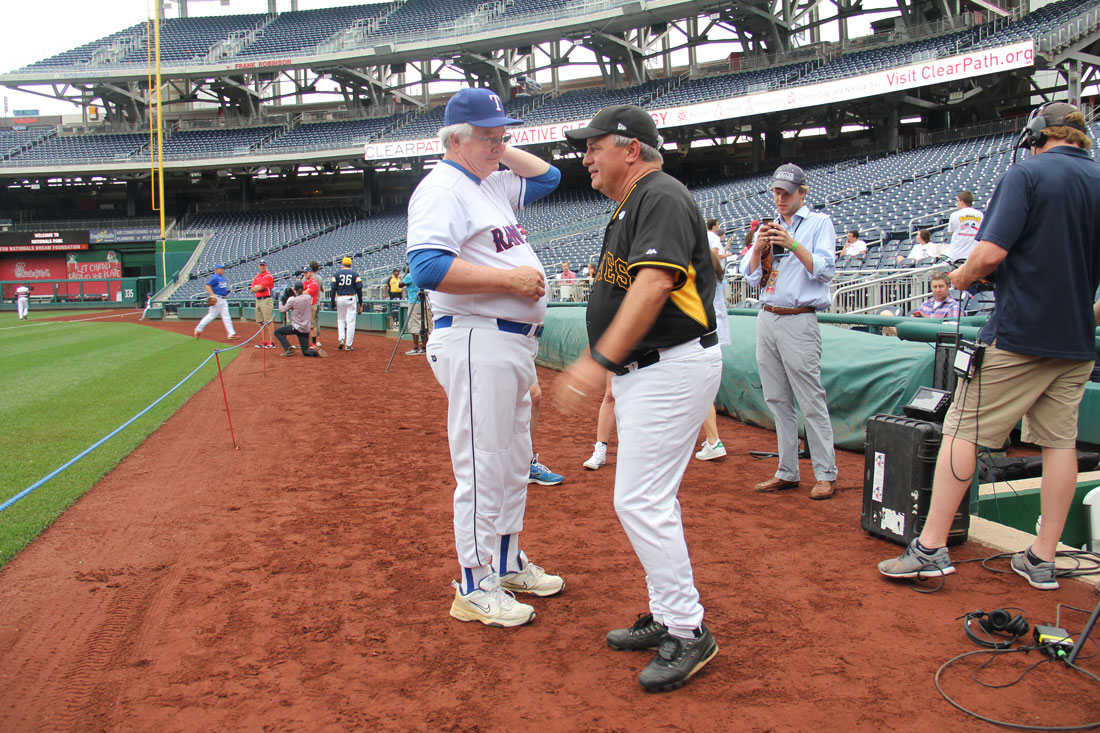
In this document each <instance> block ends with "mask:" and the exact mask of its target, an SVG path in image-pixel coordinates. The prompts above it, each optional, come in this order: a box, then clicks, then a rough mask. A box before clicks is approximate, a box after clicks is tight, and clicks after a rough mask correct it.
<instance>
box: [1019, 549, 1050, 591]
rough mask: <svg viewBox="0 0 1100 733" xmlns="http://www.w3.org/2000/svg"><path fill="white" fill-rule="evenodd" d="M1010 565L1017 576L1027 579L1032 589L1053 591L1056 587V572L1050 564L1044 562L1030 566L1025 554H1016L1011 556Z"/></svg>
mask: <svg viewBox="0 0 1100 733" xmlns="http://www.w3.org/2000/svg"><path fill="white" fill-rule="evenodd" d="M1011 565H1012V569H1013V570H1015V571H1016V574H1017V575H1019V576H1021V577H1023V578H1026V579H1027V582H1028V583H1030V584H1031V587H1032V588H1038V589H1039V590H1055V589H1056V588H1057V587H1058V576H1057V572H1058V571H1057V569H1056V568H1055V567H1054V563H1052V562H1045V561H1044V562H1041V563H1039V564H1038V565H1032V564H1031V561H1030V560H1028V559H1027V552H1017V553H1016V554H1015V555H1013V556H1012V563H1011Z"/></svg>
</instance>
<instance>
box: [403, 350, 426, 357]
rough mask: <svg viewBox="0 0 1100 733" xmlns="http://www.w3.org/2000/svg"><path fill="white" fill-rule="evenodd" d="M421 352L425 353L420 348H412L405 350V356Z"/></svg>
mask: <svg viewBox="0 0 1100 733" xmlns="http://www.w3.org/2000/svg"><path fill="white" fill-rule="evenodd" d="M421 353H423V352H422V351H420V349H411V350H409V351H406V352H405V356H416V355H417V354H421Z"/></svg>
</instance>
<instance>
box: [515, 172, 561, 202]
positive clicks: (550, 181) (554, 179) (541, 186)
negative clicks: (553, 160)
mask: <svg viewBox="0 0 1100 733" xmlns="http://www.w3.org/2000/svg"><path fill="white" fill-rule="evenodd" d="M560 181H561V171H559V170H558V169H557V168H555V167H554V166H550V170H548V171H546V172H545V173H543V174H542V175H541V176H534V177H532V178H528V179H527V185H526V187H525V191H524V194H523V205H524V206H526V205H527V204H529V203H531V202H533V201H538V200H539V199H541V198H542V197H543V196H545V195H546V194H548V193H550V192H551V191H553V190H554V189H555V188H557V187H558V183H559V182H560Z"/></svg>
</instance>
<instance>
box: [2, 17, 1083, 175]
mask: <svg viewBox="0 0 1100 733" xmlns="http://www.w3.org/2000/svg"><path fill="white" fill-rule="evenodd" d="M604 4H606V3H604ZM426 7H427V6H426V5H425V4H424V3H423V2H422V0H409V2H407V3H404V4H401V5H400V6H399V7H396V8H395V7H394V6H393V5H383V4H373V5H361V6H353V7H350V8H335V9H330V10H323V11H321V10H318V11H299V12H292V13H283V14H280V15H278V16H276V17H274V18H267V20H266V21H265V20H263V18H266V16H263V17H261V16H230V17H229V18H220V19H217V20H219V21H224V23H222V24H215V23H212V22H207V21H212V20H213V19H210V18H195V19H176V20H175V21H173V24H171V25H168V26H167V27H168V28H174V29H175V30H174V31H172V32H171V33H169V37H170V38H171V39H172V40H171V42H170V43H168V44H167V46H168V47H169V48H171V49H176V50H178V49H181V48H182V49H191V57H190V58H192V60H193V59H195V58H200V57H202V58H206V57H209V55H210V53H212V52H213V49H215V47H217V49H218V50H217V52H218V53H228V52H229V50H228V49H227V47H226V46H224V45H219V42H211V43H209V44H208V45H207V46H203V45H202V44H203V43H207V42H208V41H210V39H211V38H212V37H213V36H214V35H216V34H218V33H221V32H222V31H225V32H226V33H228V34H229V35H230V37H234V34H239V37H238V42H239V43H238V45H239V47H238V48H235V50H234V51H233V52H234V53H235V54H236V55H238V56H244V55H248V54H249V53H250V50H249V49H252V51H253V52H256V51H257V49H261V48H289V47H290V46H286V45H285V44H290V45H294V44H298V48H299V49H300V48H303V47H305V46H309V45H310V44H313V43H314V41H317V40H318V39H319V38H321V37H325V38H329V39H330V40H331V37H332V34H337V35H339V34H343V33H345V32H347V31H348V29H356V32H361V33H367V32H372V33H373V32H380V29H381V28H382V27H383V26H388V27H390V28H391V30H392V28H397V27H401V28H407V27H409V24H415V23H413V21H411V20H410V21H409V23H405V21H402V20H401V19H403V18H405V19H409V18H414V19H416V18H419V20H417V21H416V22H417V23H424V22H427V21H425V20H424V19H423V17H422V16H423V14H424V13H425V12H427V11H426ZM448 7H451V6H450V5H448ZM461 7H462V6H461V4H456V5H455V6H454V7H452V9H451V10H449V11H448V13H452V11H453V12H457V10H456V9H458V8H461ZM569 7H572V6H562V5H561V4H560V3H557V4H555V3H554V2H536V0H531V1H530V2H525V3H515V4H512V5H508V6H507V7H506V8H505V11H506V12H502V13H499V14H498V17H499V18H501V19H502V20H501V22H510V21H511V22H515V21H514V19H516V18H522V17H525V14H527V13H535V14H538V13H543V12H547V9H548V8H550V10H551V11H553V12H559V11H562V12H563V8H569ZM584 7H586V8H589V7H594V6H591V5H590V4H588V3H586V4H584ZM574 10H575V8H574ZM454 17H456V16H453V15H450V14H444V16H440V17H439V18H436V19H435V20H438V21H439V23H444V24H445V23H449V22H453V21H454ZM191 21H194V22H191ZM383 21H385V22H384V23H383ZM433 22H435V21H433ZM1070 22H1075V23H1076V27H1077V28H1078V29H1079V30H1083V31H1091V32H1093V33H1098V32H1100V0H1060V1H1059V2H1056V3H1053V4H1051V5H1048V6H1046V7H1044V8H1042V9H1040V10H1039V11H1036V12H1034V13H1031V14H1029V15H1026V16H1024V17H1023V18H1021V19H1019V20H1016V21H1014V22H1005V21H997V22H990V23H985V24H982V25H978V26H975V27H973V28H969V29H966V30H963V31H959V32H952V33H947V34H942V35H940V36H937V37H933V38H928V39H924V40H920V41H915V42H912V43H901V44H894V45H890V46H886V47H882V48H876V49H872V50H867V51H858V52H853V53H847V54H841V55H838V56H836V57H834V58H829V59H826V58H823V57H822V58H812V59H809V60H804V61H800V62H797V63H792V64H786V65H781V66H772V67H766V68H760V69H754V70H749V71H741V72H727V73H722V74H714V75H711V76H705V77H695V78H690V77H686V76H685V77H673V78H658V79H654V80H651V81H648V82H645V83H642V84H639V85H635V86H630V87H627V88H624V89H606V88H603V87H598V88H587V89H576V90H572V91H565V92H562V93H560V94H555V93H548V94H542V95H534V96H520V97H518V98H517V99H516V100H513V101H511V102H509V111H510V112H511V113H514V114H517V115H519V116H521V117H522V118H523V119H524V120H525V123H526V125H528V126H535V125H548V124H558V123H570V122H574V121H580V120H584V119H587V118H588V117H590V116H591V115H592V114H593V113H594V112H595V111H596V110H598V109H599V108H600V107H602V106H605V105H607V104H611V103H623V102H629V103H636V104H641V105H642V106H645V107H647V108H650V109H653V110H664V109H670V108H675V107H678V106H681V105H690V104H697V103H700V102H705V101H709V100H722V99H733V98H740V97H744V96H745V95H754V94H760V93H764V92H769V91H776V90H780V89H795V88H798V87H807V86H809V85H812V84H819V83H821V82H827V81H832V80H837V79H844V78H847V77H850V76H853V75H870V74H875V73H878V72H884V71H886V70H889V69H895V68H901V67H908V66H909V65H911V64H913V63H914V62H918V63H919V62H922V61H924V62H927V61H932V60H935V59H944V58H949V57H952V56H955V55H957V54H960V53H969V54H971V56H973V54H974V53H975V52H976V51H977V52H980V51H981V50H982V49H988V48H998V47H1001V46H1004V44H1007V43H1011V42H1014V41H1018V40H1019V39H1020V38H1037V37H1040V36H1043V35H1044V34H1050V33H1052V32H1055V31H1058V30H1060V29H1061V28H1063V27H1064V26H1065V25H1066V24H1067V23H1070ZM257 23H261V24H262V25H263V27H262V28H261V30H262V31H263V32H262V33H260V32H253V30H254V26H256V24H257ZM345 26H346V27H345ZM212 28H216V29H220V30H211V29H212ZM248 29H253V30H248ZM333 29H336V30H333ZM341 29H343V30H341ZM131 30H132V29H131ZM192 30H193V31H194V33H193V34H192V33H191V31H192ZM245 31H247V32H245ZM269 31H270V32H269ZM166 32H167V30H166ZM326 34H328V35H326ZM119 38H120V36H119V34H115V35H113V36H110V37H108V38H107V39H101V41H99V42H96V43H92V44H87V45H85V46H82V47H80V48H79V49H74V50H73V51H70V52H66V53H65V54H61V55H60V56H58V57H53V58H52V59H47V60H45V61H42V62H38V64H34V65H32V67H36V68H37V67H41V68H45V67H47V66H48V67H50V68H69V69H72V68H73V67H74V65H75V66H80V65H82V64H86V65H89V66H95V67H96V68H105V66H104V63H105V62H95V61H94V59H95V58H96V57H97V54H99V55H100V56H102V53H101V52H102V51H103V49H104V48H107V47H114V46H113V45H112V44H114V45H117V43H118V42H119ZM203 39H206V40H203ZM278 39H283V40H278ZM287 39H289V40H287ZM277 40H278V43H276V41H277ZM245 41H247V43H245ZM284 41H285V43H284ZM328 42H329V41H325V42H324V43H328ZM97 44H98V45H97ZM273 44H274V45H273ZM302 44H305V46H303V45H302ZM320 45H324V44H323V43H322V44H320ZM311 47H313V48H319V47H320V46H317V45H315V46H311ZM204 48H205V49H206V50H205V51H203V49H204ZM195 49H198V52H195ZM172 53H173V54H174V55H179V54H180V53H183V52H182V51H180V52H178V53H177V51H175V50H174V51H172ZM204 54H205V55H204ZM184 55H186V54H184ZM138 56H140V57H141V58H144V52H141V53H140V54H139V53H138V51H136V50H133V49H132V50H131V51H130V52H128V53H127V54H126V55H123V56H120V57H119V58H118V59H117V60H116V61H113V62H110V63H107V64H106V65H107V66H109V65H111V64H114V65H119V64H122V65H125V64H133V63H137V57H138ZM88 59H92V61H88ZM59 64H61V65H62V66H58V65H59ZM64 64H67V65H68V66H67V67H66V66H64ZM96 64H98V66H96ZM43 65H44V66H43ZM975 73H976V74H980V73H982V70H980V69H979V70H977V71H974V72H973V73H963V74H961V75H960V76H962V77H963V78H966V77H970V76H973V74H975ZM935 81H937V79H929V80H928V81H927V83H933V82H935ZM874 94H875V92H874V91H873V90H872V91H869V92H868V93H867V96H874ZM761 111H766V110H761ZM441 113H442V108H441V106H436V107H430V108H419V109H412V110H411V111H399V112H397V113H395V114H392V115H389V116H384V117H370V118H366V119H359V120H341V121H326V122H302V121H301V120H300V119H290V120H289V121H285V122H283V123H282V124H280V125H271V124H270V123H268V124H266V125H265V122H266V120H265V118H263V117H262V116H260V117H259V118H258V119H257V126H255V127H250V128H245V129H225V130H219V129H210V130H201V131H200V130H188V129H175V128H172V129H169V131H168V136H167V139H166V143H165V150H164V153H165V159H166V161H168V163H167V167H168V168H173V167H178V168H181V169H182V168H191V167H202V165H203V164H204V161H207V163H206V164H207V165H209V166H211V167H219V166H225V165H232V164H234V163H238V164H241V165H249V166H254V165H263V164H264V163H270V164H279V163H288V162H295V161H297V160H299V159H305V160H310V159H322V160H334V159H335V160H353V159H357V158H361V153H360V151H361V150H362V146H363V145H364V144H367V143H380V144H383V145H384V144H386V143H396V142H400V141H405V140H414V139H418V138H420V139H423V138H430V137H432V136H433V135H434V133H435V130H436V129H438V127H439V125H440V120H441ZM735 116H736V115H735V114H733V113H731V114H730V117H731V118H733V117H735ZM183 124H186V123H183ZM667 126H675V120H674V121H673V123H672V124H670V125H667ZM0 146H3V147H2V148H0V168H17V169H21V170H20V172H21V173H23V172H26V173H37V172H46V169H47V168H53V169H56V170H57V171H58V172H61V171H65V170H70V171H71V170H85V171H86V170H88V168H87V166H88V165H89V164H93V165H96V166H98V167H99V168H100V169H101V170H103V171H104V172H124V171H127V170H133V169H137V168H144V167H147V165H148V158H149V146H148V144H147V142H143V141H142V140H141V139H140V138H139V137H130V136H120V135H117V134H99V133H92V134H62V133H59V132H57V131H42V132H40V133H38V135H37V136H35V135H34V134H33V133H31V134H28V135H25V136H23V137H22V138H19V139H12V140H7V139H0ZM383 149H384V148H383ZM26 169H30V170H26Z"/></svg>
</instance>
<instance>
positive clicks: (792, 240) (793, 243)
mask: <svg viewBox="0 0 1100 733" xmlns="http://www.w3.org/2000/svg"><path fill="white" fill-rule="evenodd" d="M796 249H798V242H797V241H796V240H795V239H791V246H790V247H789V250H790V251H791V252H794V251H795V250H796Z"/></svg>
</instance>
